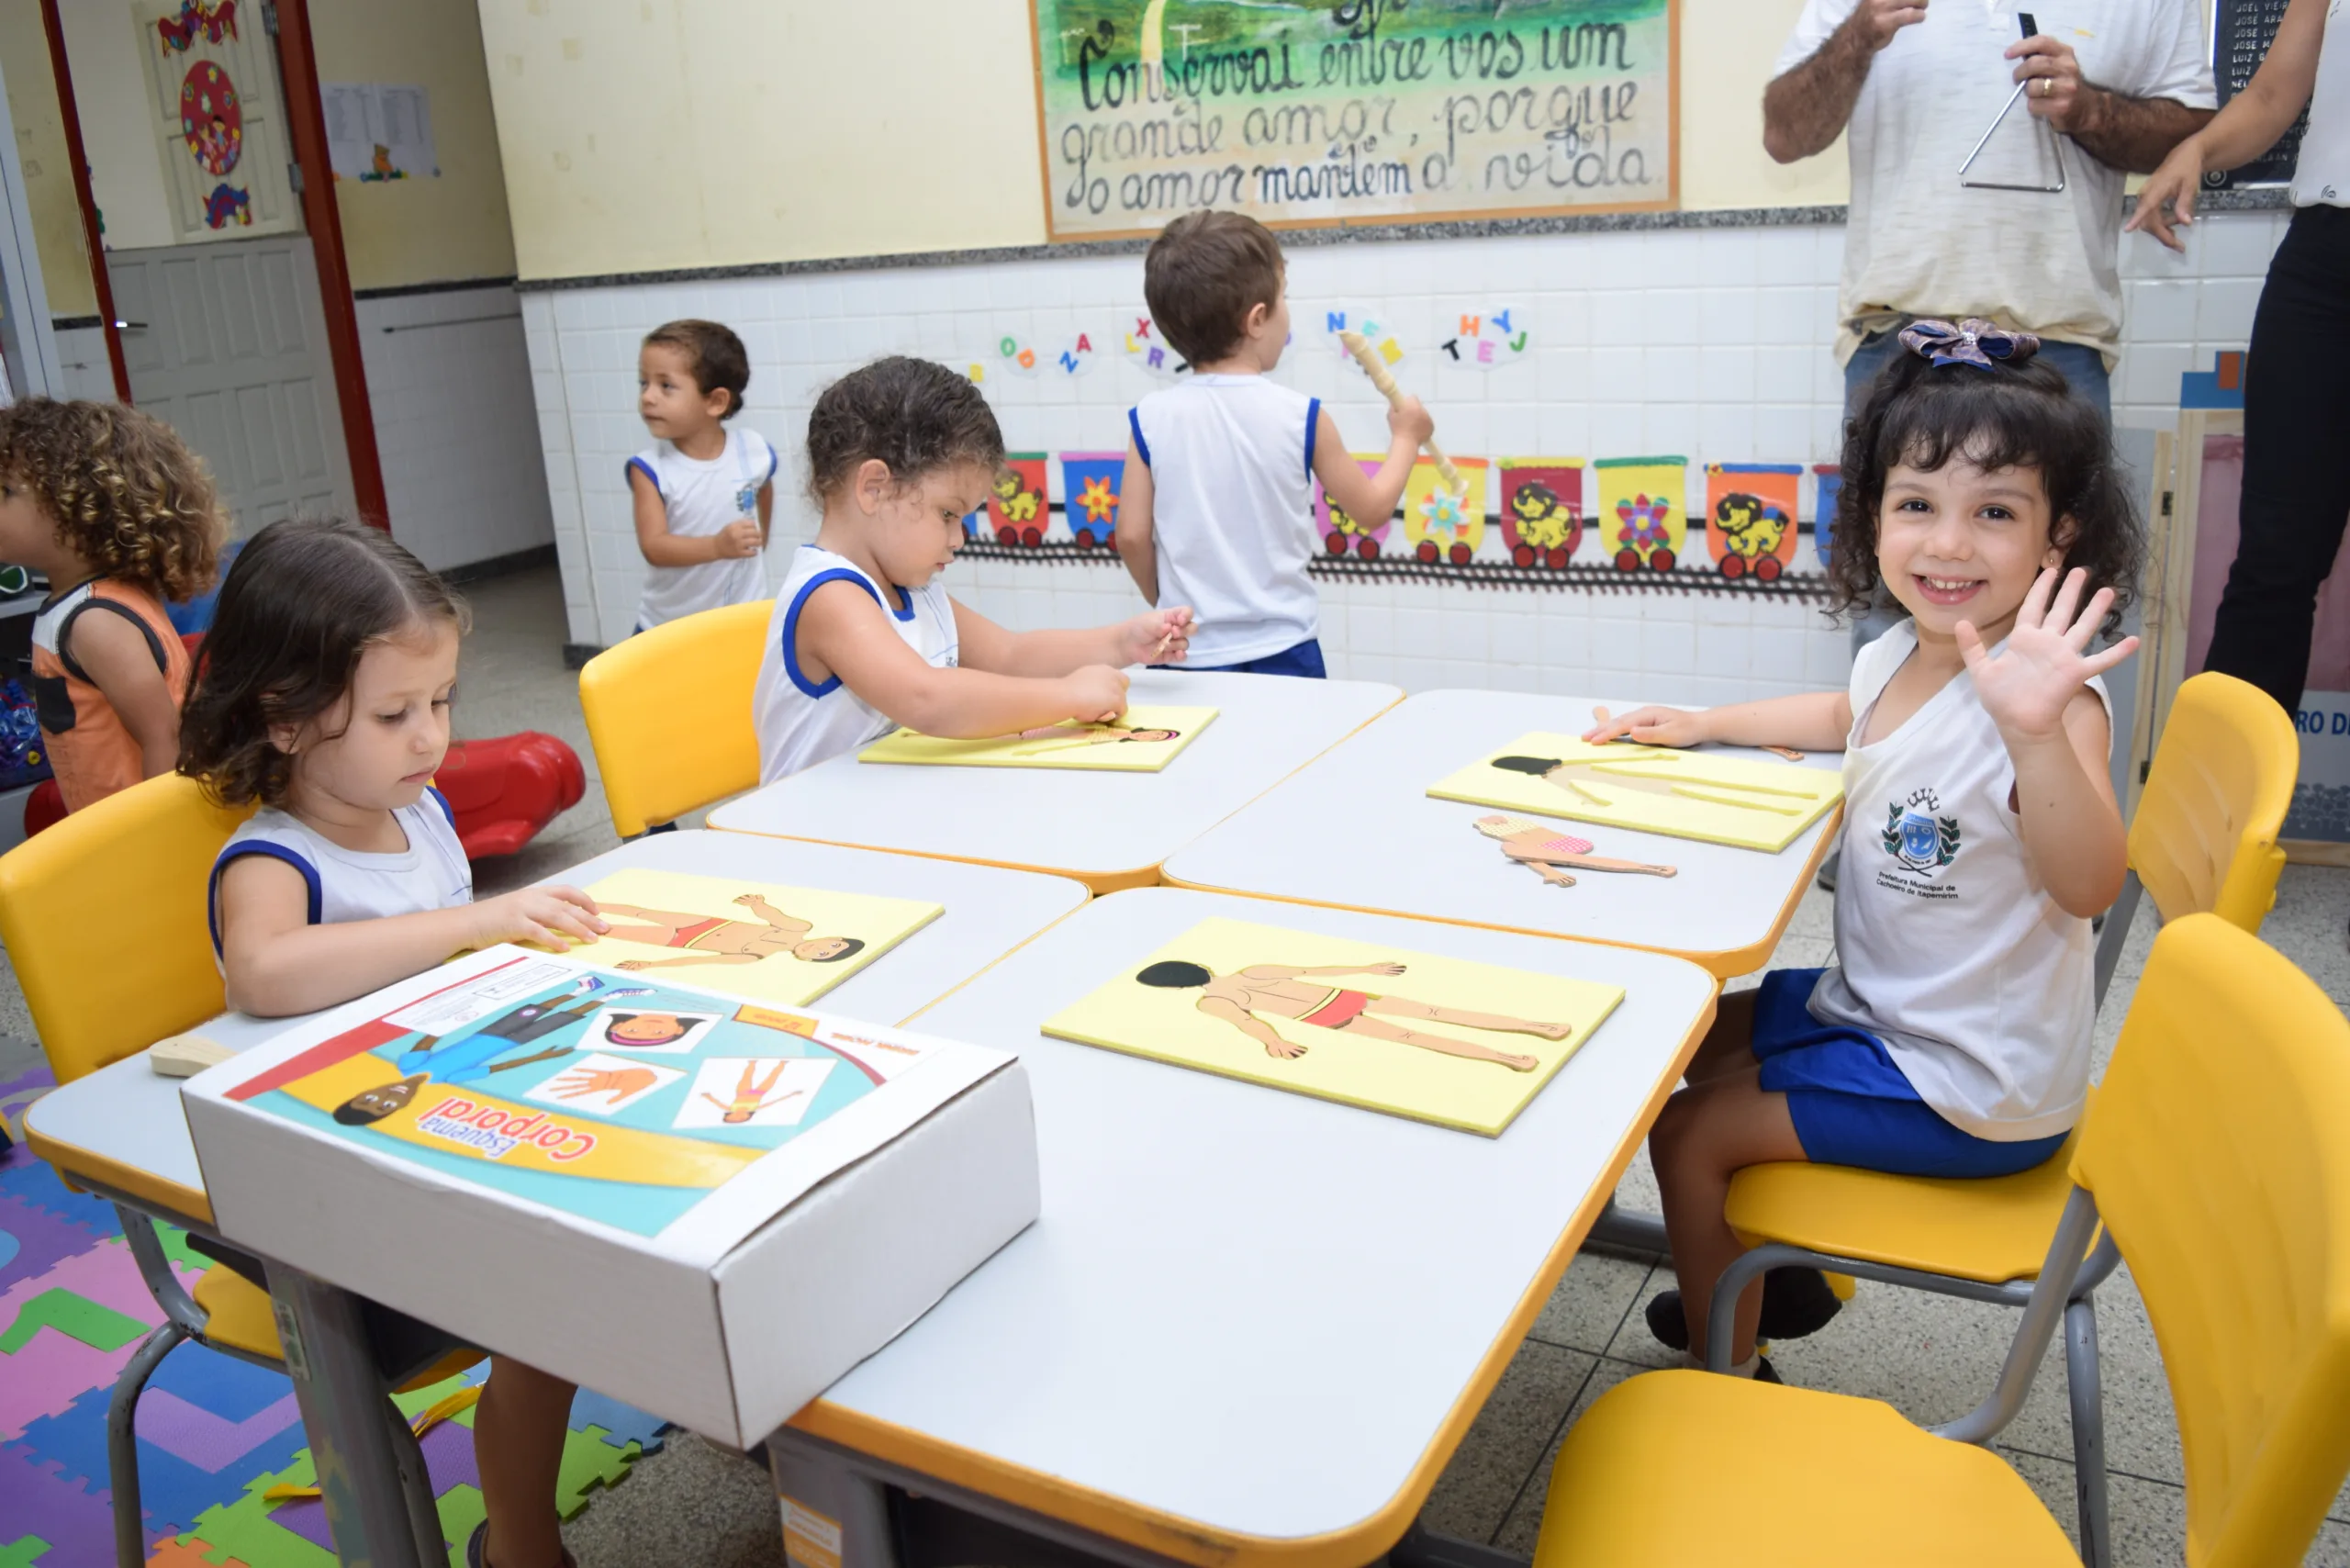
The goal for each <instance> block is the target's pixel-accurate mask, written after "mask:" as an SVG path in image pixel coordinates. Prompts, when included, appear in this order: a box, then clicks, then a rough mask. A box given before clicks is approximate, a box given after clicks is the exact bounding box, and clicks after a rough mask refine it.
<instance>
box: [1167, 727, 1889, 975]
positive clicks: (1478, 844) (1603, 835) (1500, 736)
mask: <svg viewBox="0 0 2350 1568" xmlns="http://www.w3.org/2000/svg"><path fill="white" fill-rule="evenodd" d="M1603 706H1604V707H1606V708H1607V709H1608V710H1609V711H1611V712H1619V713H1620V712H1624V711H1628V710H1629V709H1631V708H1635V707H1638V706H1639V700H1638V699H1637V698H1633V697H1622V698H1605V697H1602V698H1589V697H1536V696H1530V695H1526V694H1523V693H1517V692H1504V691H1430V692H1423V693H1421V694H1419V695H1417V696H1415V697H1411V698H1409V699H1407V700H1404V702H1403V703H1402V704H1400V705H1399V706H1397V707H1394V708H1392V709H1390V710H1388V711H1386V712H1385V713H1382V715H1380V717H1379V718H1378V720H1377V721H1376V722H1373V723H1371V724H1370V725H1369V726H1367V727H1366V728H1364V729H1363V730H1362V731H1361V732H1360V733H1359V734H1355V735H1353V736H1351V737H1349V738H1348V740H1347V741H1346V742H1345V744H1343V745H1339V746H1337V747H1335V748H1334V749H1332V750H1331V751H1330V752H1328V753H1327V754H1326V755H1325V756H1322V757H1320V758H1318V759H1317V760H1315V762H1314V763H1313V764H1312V765H1311V766H1310V767H1305V768H1304V769H1303V770H1301V771H1300V772H1298V773H1297V774H1296V775H1294V776H1293V777H1292V778H1288V779H1286V780H1284V781H1283V782H1282V783H1281V785H1280V786H1279V787H1278V788H1276V789H1274V790H1271V791H1270V792H1269V793H1267V794H1266V795H1264V796H1263V797H1262V798H1260V799H1259V800H1257V801H1251V802H1250V803H1249V804H1248V806H1246V807H1244V808H1242V809H1241V810H1240V811H1238V812H1235V813H1234V814H1233V815H1232V816H1231V817H1230V818H1228V819H1226V820H1225V821H1224V822H1222V823H1218V824H1217V825H1216V826H1215V827H1214V828H1212V829H1210V830H1209V831H1208V832H1207V833H1205V834H1203V835H1202V836H1201V837H1200V838H1198V839H1197V840H1195V841H1194V842H1192V844H1189V845H1187V846H1184V847H1183V848H1182V849H1181V850H1178V851H1177V852H1176V853H1175V854H1174V855H1173V856H1172V857H1169V860H1168V862H1167V865H1166V867H1165V869H1164V872H1163V875H1164V876H1165V878H1166V879H1167V880H1168V881H1169V882H1170V883H1174V884H1177V885H1179V886H1182V887H1192V888H1205V889H1214V890H1223V891H1231V892H1241V893H1251V894H1255V895H1258V896H1259V897H1270V898H1279V899H1288V900H1293V901H1297V902H1308V903H1321V904H1331V905H1336V906H1340V907H1344V908H1350V909H1366V910H1379V911H1382V912H1387V913H1396V914H1409V915H1416V916H1420V917H1424V918H1427V919H1430V920H1445V921H1456V922H1460V923H1463V924H1474V925H1490V926H1495V927H1500V928H1504V929H1507V930H1513V931H1527V932H1535V933H1539V934H1541V935H1552V936H1583V937H1588V938H1590V939H1591V940H1593V941H1596V942H1615V943H1620V944H1623V945H1626V946H1635V947H1651V948H1654V949H1656V950H1658V951H1660V952H1669V953H1678V954H1681V955H1682V956H1684V957H1685V958H1691V959H1693V960H1694V961H1695V962H1697V963H1700V964H1703V965H1705V966H1706V967H1707V969H1711V970H1712V971H1713V972H1714V973H1716V974H1718V975H1720V976H1722V977H1724V978H1729V977H1730V976H1734V975H1741V974H1746V973H1749V972H1751V971H1752V970H1754V969H1760V968H1761V967H1762V963H1763V962H1764V960H1766V959H1767V958H1769V957H1770V954H1771V949H1772V948H1773V947H1774V946H1776V945H1777V943H1778V937H1779V934H1780V933H1781V932H1782V931H1783V930H1784V929H1785V925H1786V922H1787V919H1788V917H1789V916H1790V915H1791V914H1793V913H1794V911H1795V905H1796V901H1797V900H1798V899H1800V898H1801V897H1802V896H1803V890H1804V889H1805V888H1806V887H1807V886H1808V885H1809V883H1810V881H1811V877H1812V873H1813V869H1814V867H1815V865H1816V863H1817V861H1818V857H1819V855H1820V853H1821V851H1822V850H1823V849H1824V848H1825V847H1826V843H1827V839H1826V835H1827V834H1829V833H1830V829H1831V827H1832V826H1833V825H1834V824H1835V823H1837V822H1838V821H1839V820H1840V819H1839V817H1838V816H1837V814H1836V813H1834V812H1830V814H1829V815H1828V816H1825V817H1823V818H1821V819H1820V820H1819V821H1818V822H1817V823H1813V824H1812V825H1811V826H1810V827H1808V828H1807V829H1806V830H1804V832H1803V833H1802V834H1800V835H1799V836H1798V837H1797V838H1796V840H1795V842H1794V843H1792V844H1790V845H1788V846H1787V847H1786V848H1785V849H1784V850H1781V851H1780V852H1779V853H1778V854H1776V855H1767V854H1763V853H1761V852H1759V851H1756V850H1752V849H1735V848H1732V847H1730V846H1727V845H1719V844H1701V843H1699V842H1697V841H1696V840H1695V839H1687V838H1668V837H1665V836H1664V835H1662V834H1649V833H1635V832H1633V831H1631V830H1629V829H1627V828H1616V827H1607V826H1604V825H1602V824H1600V823H1575V822H1571V821H1568V820H1566V819H1563V818H1557V819H1553V818H1544V819H1542V820H1544V821H1546V822H1549V821H1556V822H1557V823H1558V824H1559V827H1560V830H1561V832H1563V833H1568V834H1575V835H1577V836H1579V837H1583V838H1587V839H1589V840H1591V842H1592V843H1593V845H1594V846H1595V849H1594V853H1595V854H1598V855H1606V856H1612V857H1616V858H1617V859H1624V860H1641V861H1647V862H1649V863H1651V864H1655V865H1666V866H1674V867H1677V868H1679V869H1680V875H1678V876H1676V877H1673V878H1669V879H1668V878H1662V877H1650V876H1639V875H1631V874H1626V873H1617V872H1604V871H1576V872H1573V873H1572V875H1573V877H1574V879H1575V885H1574V886H1573V887H1572V888H1555V887H1551V886H1549V885H1548V884H1546V883H1544V882H1543V881H1542V879H1540V878H1539V877H1537V876H1536V875H1535V874H1534V873H1533V872H1532V871H1530V870H1528V869H1527V868H1525V867H1524V866H1521V865H1518V864H1516V862H1513V861H1511V860H1510V859H1508V858H1507V857H1505V856H1504V855H1503V854H1502V851H1501V846H1499V845H1497V844H1495V843H1494V842H1493V841H1492V840H1491V839H1488V838H1486V837H1484V836H1483V834H1480V833H1478V831H1477V830H1476V828H1475V826H1474V825H1473V824H1474V823H1475V822H1476V820H1477V819H1478V818H1479V817H1481V816H1485V815H1488V814H1489V813H1490V812H1492V810H1493V808H1491V807H1487V806H1472V805H1466V804H1463V803H1461V802H1460V801H1438V800H1433V799H1431V798H1430V797H1429V795H1428V793H1427V789H1428V786H1429V785H1431V784H1433V783H1435V782H1436V781H1437V780H1438V779H1439V778H1444V777H1446V776H1447V775H1448V774H1450V773H1453V772H1455V771H1456V770H1458V769H1460V768H1461V767H1467V766H1468V765H1469V764H1470V763H1472V762H1473V761H1475V760H1476V759H1477V758H1478V757H1480V756H1483V755H1485V754H1486V753H1487V752H1490V751H1492V750H1493V749H1494V748H1495V747H1496V746H1501V745H1507V744H1508V743H1509V742H1510V741H1511V740H1513V739H1515V738H1516V736H1518V735H1521V734H1526V733H1527V731H1529V730H1546V731H1551V732H1554V733H1560V734H1582V733H1583V731H1584V730H1586V729H1588V728H1589V727H1590V726H1591V722H1592V710H1593V709H1594V708H1595V707H1603ZM1722 749H1723V751H1724V752H1725V753H1726V754H1728V755H1730V756H1750V757H1758V758H1762V759H1763V760H1770V758H1769V757H1768V755H1767V754H1765V753H1762V752H1757V751H1751V750H1748V749H1746V748H1744V747H1737V746H1729V747H1724V748H1722ZM1806 762H1807V765H1808V766H1811V767H1822V768H1828V769H1831V770H1832V769H1834V768H1837V767H1841V766H1842V764H1843V754H1842V753H1841V752H1828V753H1824V754H1821V755H1818V756H1810V757H1807V758H1806Z"/></svg>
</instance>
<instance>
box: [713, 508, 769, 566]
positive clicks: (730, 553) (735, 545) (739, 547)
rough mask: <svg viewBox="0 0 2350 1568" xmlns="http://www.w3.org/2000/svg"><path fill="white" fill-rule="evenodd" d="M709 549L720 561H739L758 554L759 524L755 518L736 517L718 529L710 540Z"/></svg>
mask: <svg viewBox="0 0 2350 1568" xmlns="http://www.w3.org/2000/svg"><path fill="white" fill-rule="evenodd" d="M711 547H712V548H713V549H715V550H716V551H717V552H718V559H719V560H722V561H739V560H742V559H743V558H744V557H745V556H748V555H755V554H758V553H759V550H760V543H759V524H758V520H757V519H755V518H748V517H738V518H736V519H735V520H734V521H733V522H730V523H728V524H727V525H726V526H725V527H723V528H722V529H720V530H719V531H718V532H717V533H716V534H715V535H713V536H712V538H711Z"/></svg>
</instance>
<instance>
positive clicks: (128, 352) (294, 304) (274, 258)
mask: <svg viewBox="0 0 2350 1568" xmlns="http://www.w3.org/2000/svg"><path fill="white" fill-rule="evenodd" d="M106 271H107V273H108V274H109V275H110V276H111V277H112V278H113V281H114V300H115V311H116V314H117V316H119V317H120V318H121V319H122V320H123V321H124V322H125V323H126V325H125V326H124V328H123V332H122V348H123V356H124V358H125V359H126V360H127V361H128V362H129V369H130V397H131V401H133V402H134V403H136V404H138V405H139V406H140V408H141V409H145V410H146V411H147V412H149V413H151V414H152V415H154V416H155V417H156V418H157V419H160V420H163V421H164V422H165V423H167V424H169V425H170V426H171V427H172V428H173V430H176V431H179V433H180V437H181V439H182V440H184V441H185V442H187V443H188V445H189V446H190V447H192V448H194V449H195V451H196V454H197V455H199V456H201V457H202V458H203V459H204V460H205V461H206V462H207V464H209V465H211V468H212V478H213V482H214V483H215V484H216V485H218V487H219V489H220V499H221V502H222V504H223V505H224V506H226V507H227V508H228V509H229V512H230V514H231V515H232V516H233V517H234V518H235V519H236V524H237V527H236V532H237V534H238V536H239V537H240V538H241V537H244V536H246V535H249V534H251V533H252V532H254V531H255V530H256V529H259V528H261V527H262V526H263V525H264V524H266V523H271V522H274V521H277V520H278V519H280V518H283V517H291V516H295V515H297V514H299V513H312V514H315V513H320V512H329V511H332V512H340V513H341V514H343V515H345V516H349V515H351V514H352V513H353V499H352V487H351V464H350V461H349V457H348V455H347V454H345V453H344V451H343V446H342V420H341V409H340V408H339V406H338V405H337V403H336V400H335V387H334V375H333V370H332V366H331V361H330V358H329V357H328V353H327V346H326V314H325V312H324V310H323V309H322V308H321V307H320V305H319V274H318V270H317V268H316V267H315V266H313V265H312V264H311V258H310V241H309V240H308V238H307V237H304V236H301V235H288V236H285V237H282V238H272V239H266V240H230V241H212V242H210V243H207V244H200V245H179V246H173V247H170V248H168V249H162V250H151V251H114V252H108V253H107V256H106Z"/></svg>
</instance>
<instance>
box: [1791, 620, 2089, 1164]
mask: <svg viewBox="0 0 2350 1568" xmlns="http://www.w3.org/2000/svg"><path fill="white" fill-rule="evenodd" d="M1917 646H1918V634H1917V631H1916V629H1915V627H1914V626H1913V625H1912V623H1911V622H1908V621H1904V622H1901V623H1900V624H1899V625H1897V626H1896V627H1894V628H1893V630H1891V631H1890V632H1887V633H1886V634H1885V635H1884V636H1882V637H1879V638H1878V639H1877V640H1876V641H1875V642H1874V643H1871V644H1869V645H1868V646H1867V647H1865V648H1863V649H1862V650H1861V653H1860V656H1859V657H1858V658H1856V659H1854V660H1853V661H1852V688H1851V693H1852V734H1850V735H1848V736H1847V737H1845V742H1844V746H1845V750H1844V812H1845V818H1844V843H1843V862H1842V865H1843V869H1842V870H1841V871H1840V872H1839V873H1838V875H1837V881H1836V954H1837V958H1838V960H1839V962H1840V964H1841V968H1837V969H1830V970H1828V971H1827V972H1826V973H1825V974H1823V975H1821V976H1820V977H1819V983H1818V985H1817V986H1815V987H1814V988H1813V989H1812V993H1811V1015H1812V1016H1813V1017H1814V1018H1817V1019H1818V1020H1819V1021H1820V1022H1821V1023H1823V1024H1841V1025H1846V1026H1848V1027H1851V1028H1854V1029H1860V1030H1863V1031H1865V1032H1867V1033H1869V1034H1871V1035H1874V1036H1876V1037H1877V1038H1878V1039H1880V1040H1882V1041H1884V1042H1885V1049H1886V1055H1888V1056H1890V1057H1891V1058H1893V1063H1894V1065H1895V1066H1896V1067H1897V1068H1899V1069H1900V1070H1901V1074H1902V1076H1903V1077H1905V1078H1907V1079H1908V1081H1909V1086H1910V1087H1911V1088H1912V1089H1915V1090H1916V1091H1917V1092H1918V1097H1919V1099H1920V1100H1923V1101H1924V1102H1925V1103H1927V1104H1929V1105H1930V1106H1932V1107H1933V1108H1934V1110H1935V1111H1936V1112H1938V1113H1939V1114H1941V1116H1942V1119H1943V1120H1944V1121H1946V1122H1949V1123H1950V1124H1951V1125H1952V1126H1955V1127H1958V1128H1959V1129H1960V1130H1962V1131H1964V1132H1969V1133H1972V1134H1974V1135H1975V1137H1980V1138H1989V1139H1992V1140H1994V1141H1996V1142H2001V1143H2012V1142H2017V1141H2020V1140H2022V1139H2025V1138H2037V1137H2053V1135H2055V1134H2057V1133H2061V1132H2064V1131H2065V1130H2066V1129H2067V1128H2069V1127H2071V1126H2072V1125H2073V1123H2074V1122H2075V1121H2076V1120H2077V1119H2078V1118H2079V1116H2080V1112H2081V1104H2082V1102H2083V1099H2084V1098H2085V1096H2086V1094H2087V1089H2088V1081H2089V1055H2090V1049H2091V1047H2092V1044H2093V1042H2094V1038H2095V1028H2096V1024H2097V1003H2096V1000H2095V980H2094V975H2093V967H2094V957H2095V955H2094V948H2093V945H2092V943H2091V940H2090V935H2089V923H2088V922H2087V921H2086V920H2083V919H2081V918H2080V917H2078V916H2077V915H2072V914H2067V913H2065V911H2064V910H2063V909H2062V908H2061V907H2059V906H2058V904H2057V902H2056V901H2055V900H2054V899H2053V898H2052V897H2051V896H2050V895H2049V892H2048V890H2047V889H2046V888H2045V887H2043V886H2042V884H2041V881H2040V879H2039V878H2038V877H2036V876H2035V875H2034V874H2033V872H2032V868H2031V857H2029V856H2028V855H2027V854H2026V853H2025V852H2024V845H2023V833H2022V819H2021V818H2020V817H2019V816H2017V814H2016V813H2015V812H2014V811H2013V810H2012V809H2011V808H2010V807H2009V803H2008V801H2009V795H2010V793H2011V791H2012V790H2014V788H2015V781H2016V770H2015V763H2014V761H2013V760H2012V759H2011V758H2010V757H2009V756H2008V748H2007V745H2006V744H2005V743H2004V742H2002V741H2001V740H2000V738H1999V728H1998V726H1997V724H1996V723H1994V722H1992V720H1991V715H1990V714H1989V713H1988V712H1987V711H1985V709H1984V707H1983V703H1982V700H1981V699H1979V698H1977V697H1976V696H1975V678H1974V677H1973V676H1971V675H1969V674H1967V673H1966V672H1965V671H1964V670H1961V671H1960V672H1959V673H1958V674H1957V675H1954V676H1953V677H1952V678H1951V679H1950V683H1949V684H1948V685H1946V686H1944V687H1943V688H1942V689H1941V690H1940V691H1938V692H1936V693H1935V694H1934V695H1933V697H1932V698H1931V699H1930V700H1928V701H1927V702H1926V704H1925V706H1924V707H1922V708H1920V709H1919V710H1918V711H1916V712H1915V713H1912V714H1910V715H1909V718H1908V721H1907V722H1905V723H1903V724H1902V725H1901V727H1900V728H1898V729H1897V730H1895V731H1894V732H1893V733H1892V734H1889V735H1885V736H1882V737H1880V738H1879V739H1877V740H1876V741H1874V742H1873V743H1871V744H1870V745H1862V744H1861V736H1862V734H1863V733H1865V731H1866V730H1867V728H1868V721H1869V711H1870V710H1871V709H1872V708H1874V707H1875V706H1876V700H1877V699H1878V698H1879V697H1880V696H1881V695H1883V694H1884V691H1885V688H1886V682H1887V681H1889V680H1891V679H1892V678H1893V676H1894V672H1895V671H1897V670H1898V669H1899V668H1900V667H1901V666H1902V665H1903V663H1904V662H1906V661H1907V660H1908V657H1909V655H1910V654H1911V653H1912V652H1913V651H1915V650H1916V648H1917ZM2000 646H2001V647H2004V646H2006V644H2004V643H2003V644H2000ZM1992 651H1993V652H1994V653H1995V654H1996V653H1997V651H1998V650H1997V648H1995V649H1993V650H1992ZM2088 685H2089V689H2091V690H2093V691H2095V692H2096V693H2097V695H2098V701H2100V702H2103V703H2105V704H2106V716H2107V718H2108V720H2109V721H2110V719H2111V717H2112V712H2113V709H2112V702H2111V700H2110V699H2109V698H2108V697H2107V696H2106V692H2105V687H2104V684H2103V683H2102V682H2100V681H2098V680H2096V679H2091V680H2090V681H2089V683H2088Z"/></svg>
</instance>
